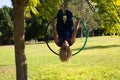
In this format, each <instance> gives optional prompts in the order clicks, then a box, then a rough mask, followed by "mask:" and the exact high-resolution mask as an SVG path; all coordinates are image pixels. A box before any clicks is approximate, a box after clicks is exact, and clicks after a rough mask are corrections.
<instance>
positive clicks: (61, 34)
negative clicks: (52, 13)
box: [56, 10, 74, 47]
mask: <svg viewBox="0 0 120 80" xmlns="http://www.w3.org/2000/svg"><path fill="white" fill-rule="evenodd" d="M64 15H66V17H67V19H66V22H64V20H63V16H64ZM72 16H73V14H72V12H70V11H69V10H66V11H65V14H63V11H62V10H59V12H58V13H57V24H56V28H57V32H58V39H59V42H58V46H60V47H61V45H62V43H63V42H64V41H65V40H67V41H68V43H69V45H72V43H71V36H72V33H73V31H74V25H73V17H72Z"/></svg>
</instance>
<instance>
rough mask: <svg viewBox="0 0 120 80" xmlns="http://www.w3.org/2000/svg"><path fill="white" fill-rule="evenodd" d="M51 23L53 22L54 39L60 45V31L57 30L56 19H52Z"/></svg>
mask: <svg viewBox="0 0 120 80" xmlns="http://www.w3.org/2000/svg"><path fill="white" fill-rule="evenodd" d="M51 23H52V28H53V35H54V41H55V43H56V44H57V45H58V42H59V40H58V33H57V30H56V26H55V21H54V19H52V20H51Z"/></svg>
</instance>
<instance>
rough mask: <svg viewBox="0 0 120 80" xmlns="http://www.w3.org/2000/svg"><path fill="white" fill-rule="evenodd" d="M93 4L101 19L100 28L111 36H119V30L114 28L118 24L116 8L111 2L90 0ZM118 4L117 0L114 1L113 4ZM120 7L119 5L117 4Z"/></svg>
mask: <svg viewBox="0 0 120 80" xmlns="http://www.w3.org/2000/svg"><path fill="white" fill-rule="evenodd" d="M92 1H93V2H94V4H95V3H96V5H95V7H96V8H97V10H98V14H99V16H100V18H101V26H102V28H105V30H106V33H109V34H111V35H114V34H120V33H119V32H120V28H118V26H116V25H117V24H118V23H119V22H120V17H119V13H118V12H117V11H116V8H115V6H114V5H116V4H114V5H113V4H112V1H113V0H103V1H101V0H92ZM116 1H117V4H118V2H119V1H118V0H115V1H114V3H116ZM119 5H120V4H119Z"/></svg>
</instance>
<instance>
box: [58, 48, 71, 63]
mask: <svg viewBox="0 0 120 80" xmlns="http://www.w3.org/2000/svg"><path fill="white" fill-rule="evenodd" d="M71 54H72V51H71V49H70V47H61V49H60V54H59V57H60V60H61V61H62V62H65V61H69V59H70V57H71Z"/></svg>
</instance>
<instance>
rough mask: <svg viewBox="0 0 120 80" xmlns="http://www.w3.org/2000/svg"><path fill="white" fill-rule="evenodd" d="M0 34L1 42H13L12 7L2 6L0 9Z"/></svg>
mask: <svg viewBox="0 0 120 80" xmlns="http://www.w3.org/2000/svg"><path fill="white" fill-rule="evenodd" d="M0 15H1V17H0V32H1V33H2V35H1V36H0V43H1V44H12V43H13V18H12V8H8V7H6V6H5V7H3V8H1V9H0Z"/></svg>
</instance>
